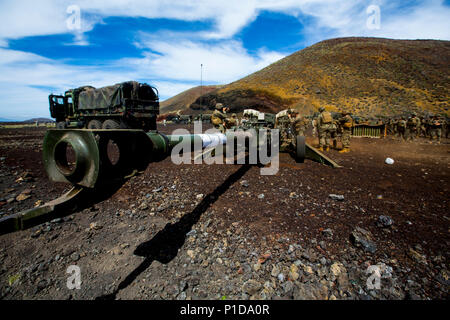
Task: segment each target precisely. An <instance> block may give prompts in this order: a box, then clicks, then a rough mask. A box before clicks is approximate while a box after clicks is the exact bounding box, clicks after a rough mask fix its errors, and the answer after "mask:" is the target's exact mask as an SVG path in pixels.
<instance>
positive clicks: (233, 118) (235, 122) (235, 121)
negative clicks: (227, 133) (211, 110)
mask: <svg viewBox="0 0 450 320" xmlns="http://www.w3.org/2000/svg"><path fill="white" fill-rule="evenodd" d="M228 126H230V128H231V127H237V126H239V119H238V118H237V115H236V113H232V114H231V119H230V121H229V123H228ZM227 129H229V128H227Z"/></svg>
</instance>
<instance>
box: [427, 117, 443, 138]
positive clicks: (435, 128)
mask: <svg viewBox="0 0 450 320" xmlns="http://www.w3.org/2000/svg"><path fill="white" fill-rule="evenodd" d="M428 125H429V128H430V140H434V139H435V138H436V139H437V142H438V143H440V142H441V136H442V121H440V120H439V118H438V116H434V117H433V118H431V119H430V121H429V123H428Z"/></svg>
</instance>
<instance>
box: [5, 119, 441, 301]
mask: <svg viewBox="0 0 450 320" xmlns="http://www.w3.org/2000/svg"><path fill="white" fill-rule="evenodd" d="M176 127H178V126H167V127H165V128H164V127H162V128H160V129H161V131H163V132H166V133H170V131H171V130H172V129H174V128H176ZM44 133H45V131H44V130H43V129H37V128H32V129H10V130H6V129H2V130H0V212H1V215H2V216H3V215H8V214H11V213H15V212H19V211H21V210H24V209H27V208H30V207H33V206H34V204H35V203H36V201H38V200H42V201H43V202H46V201H48V200H51V199H54V198H56V197H57V196H59V195H60V194H62V193H63V192H64V191H65V190H68V189H69V186H66V185H61V184H55V183H51V182H49V181H48V179H47V177H46V174H45V172H44V170H43V166H42V161H41V151H40V150H41V143H42V138H43V135H44ZM309 139H311V138H309ZM312 142H313V143H315V140H314V141H312ZM448 143H449V141H448V140H444V141H443V144H441V145H436V144H429V143H428V141H426V140H420V141H419V142H414V143H405V142H400V141H398V140H394V139H391V138H388V139H382V140H379V139H365V138H362V139H355V138H354V139H352V152H351V153H348V154H339V153H338V152H337V151H335V150H332V151H330V152H328V153H327V155H329V156H330V157H331V158H332V159H334V160H336V161H337V162H338V163H339V164H341V165H342V166H343V168H340V169H332V168H329V167H326V166H323V165H320V164H318V163H314V162H311V161H305V163H303V164H298V163H296V162H295V161H294V160H293V159H292V158H291V157H290V156H289V155H287V154H281V158H280V162H281V164H280V170H279V172H278V173H277V174H276V175H275V176H261V175H260V172H259V170H260V169H259V168H258V167H256V166H241V165H211V166H208V165H180V166H176V165H174V164H172V163H171V161H170V159H166V160H164V161H162V162H159V163H153V164H151V165H149V167H148V168H147V170H146V171H145V173H143V174H142V175H139V176H136V177H133V178H131V179H130V180H128V181H127V182H126V183H125V184H124V185H122V186H117V187H115V186H113V187H112V190H110V191H108V192H109V193H107V194H105V195H103V198H105V199H106V200H103V201H100V200H98V203H96V204H95V205H89V207H87V208H84V209H80V210H78V212H76V213H73V214H72V215H69V216H67V217H66V218H64V219H62V220H58V221H54V222H52V223H48V224H44V225H41V226H38V227H36V228H33V229H31V230H26V231H22V232H17V233H15V234H8V235H3V236H0V242H1V246H0V263H1V266H2V267H1V270H0V297H3V299H36V298H38V299H41V298H49V299H69V298H74V299H95V298H120V299H143V298H144V299H175V298H176V299H196V298H199V299H219V298H221V297H223V296H226V298H227V299H228V298H234V299H248V298H251V299H258V298H263V299H270V298H294V299H303V298H306V299H334V298H337V299H373V298H375V299H405V298H413V299H414V298H422V299H424V298H430V299H447V298H448V284H449V282H448V270H449V267H448V258H449V254H448V247H449V241H450V237H449V227H450V223H449V218H450V217H449V216H448V212H450V210H449V204H448V200H449V197H448V194H449V187H448V186H449V173H450V161H449V160H450V145H449V144H448ZM386 157H391V158H393V159H394V160H395V163H394V164H393V165H387V164H385V163H384V160H385V158H386ZM26 172H27V173H26ZM27 189H28V190H27ZM24 190H25V191H26V192H25V193H23V191H24ZM20 194H23V195H25V196H27V195H29V198H26V199H25V200H20V201H18V200H14V201H12V200H8V199H12V198H17V197H18V196H19V195H20ZM330 194H337V195H343V196H344V200H343V201H338V200H333V199H331V198H330V197H329V195H330ZM262 195H264V196H262ZM381 215H385V216H389V217H391V218H392V220H393V221H394V223H393V224H392V226H389V227H380V226H378V225H377V221H378V219H379V216H381ZM356 227H360V228H363V229H364V230H367V231H370V232H371V234H372V240H373V242H374V243H375V244H376V251H375V252H374V253H370V252H366V251H364V250H362V249H361V248H359V247H356V246H355V245H353V244H352V243H351V241H350V240H349V237H350V234H351V233H352V231H353V230H354V229H355V228H356ZM381 263H384V264H385V265H387V266H388V267H389V268H392V269H389V268H387V269H386V270H387V271H386V272H384V271H383V273H382V281H383V282H382V288H381V290H368V289H367V288H366V279H367V277H368V275H367V274H366V273H365V271H366V269H367V267H368V266H369V265H377V264H378V265H380V264H381ZM72 264H76V265H78V266H79V267H80V268H81V272H82V281H83V282H82V287H81V289H80V290H69V289H67V287H66V280H67V277H68V276H69V275H68V274H66V268H67V267H68V266H69V265H72ZM383 270H384V269H383ZM280 275H281V276H280Z"/></svg>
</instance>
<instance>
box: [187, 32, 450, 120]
mask: <svg viewBox="0 0 450 320" xmlns="http://www.w3.org/2000/svg"><path fill="white" fill-rule="evenodd" d="M449 61H450V41H440V40H392V39H383V38H356V37H354V38H337V39H330V40H325V41H322V42H319V43H316V44H314V45H312V46H310V47H307V48H305V49H303V50H300V51H297V52H295V53H293V54H291V55H289V56H287V57H285V58H283V59H281V60H279V61H277V62H275V63H273V64H271V65H270V66H268V67H266V68H264V69H262V70H260V71H257V72H255V73H253V74H251V75H249V76H247V77H245V78H242V79H240V80H238V81H235V82H233V83H230V84H228V85H226V86H223V87H221V88H218V89H216V90H214V91H211V92H209V93H206V94H204V95H203V96H202V97H201V98H200V97H199V98H198V99H197V100H196V101H195V102H194V103H192V104H191V105H190V109H191V110H190V111H186V112H195V110H196V109H198V107H199V105H200V101H201V104H202V105H203V108H204V107H205V105H206V106H207V107H208V108H209V109H212V108H213V106H214V105H215V103H216V102H222V103H224V104H226V105H227V106H229V107H230V108H231V112H240V111H242V110H243V109H244V108H255V109H258V110H260V111H266V112H274V113H275V112H278V111H280V110H282V109H285V108H288V107H292V108H297V109H299V110H300V111H301V112H302V113H305V114H309V113H311V112H315V111H317V109H318V108H319V106H325V107H326V108H327V109H329V110H332V111H339V110H342V109H344V110H347V111H350V112H352V113H354V114H359V115H393V114H400V113H406V112H411V111H417V112H419V113H427V112H433V113H446V114H447V115H449V101H450V92H449V90H450V86H449V80H450V71H449V70H450V63H449Z"/></svg>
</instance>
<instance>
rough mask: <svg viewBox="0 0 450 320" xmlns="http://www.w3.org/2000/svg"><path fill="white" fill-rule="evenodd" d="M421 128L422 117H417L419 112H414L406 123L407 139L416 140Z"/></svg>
mask: <svg viewBox="0 0 450 320" xmlns="http://www.w3.org/2000/svg"><path fill="white" fill-rule="evenodd" d="M419 130H420V119H419V118H418V117H417V113H415V112H413V113H412V114H411V117H410V118H409V119H408V122H407V123H406V141H408V140H412V141H414V140H415V139H416V138H417V135H418V132H419Z"/></svg>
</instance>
